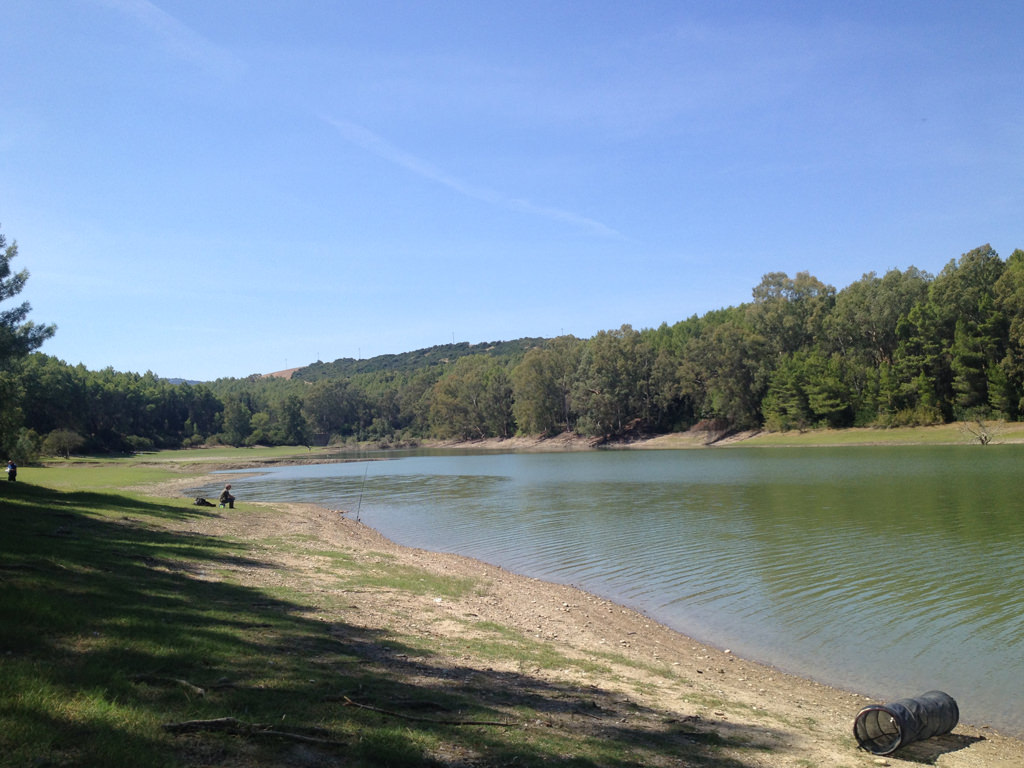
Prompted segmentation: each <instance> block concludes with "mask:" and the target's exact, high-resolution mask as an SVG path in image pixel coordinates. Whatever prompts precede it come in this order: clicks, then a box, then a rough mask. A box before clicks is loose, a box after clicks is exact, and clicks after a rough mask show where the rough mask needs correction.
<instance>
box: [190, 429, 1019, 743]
mask: <svg viewBox="0 0 1024 768" xmlns="http://www.w3.org/2000/svg"><path fill="white" fill-rule="evenodd" d="M383 455H386V454H382V456H383ZM392 455H393V454H392ZM1022 469H1024V446H999V445H990V446H985V447H981V446H941V447H880V448H875V447H846V448H834V449H833V448H809V449H803V448H743V447H735V448H734V447H730V448H723V449H705V450H682V451H599V452H583V453H555V454H484V455H481V454H471V455H455V454H447V455H406V456H402V457H400V458H392V459H391V460H386V461H372V462H356V463H342V464H324V465H313V466H299V467H281V468H275V469H272V470H270V471H269V472H267V473H266V474H263V475H260V476H258V477H253V478H247V479H241V478H240V479H238V480H237V481H233V484H234V487H235V489H236V491H237V495H238V497H239V498H240V499H254V500H255V499H259V500H268V501H274V500H290V501H298V500H302V501H311V502H317V503H321V504H324V505H325V506H328V507H331V508H336V509H337V508H344V509H348V510H352V511H353V513H354V512H355V511H356V510H357V509H358V512H359V516H360V518H361V520H362V522H364V523H366V524H367V525H370V526H372V527H374V528H376V529H378V530H380V531H381V532H382V533H384V534H385V535H386V536H388V537H389V538H391V539H393V540H395V541H397V542H399V543H401V544H407V545H412V546H417V547H422V548H426V549H431V550H436V551H447V552H457V553H461V554H465V555H469V556H472V557H476V558H479V559H481V560H485V561H487V562H491V563H494V564H497V565H501V566H503V567H505V568H508V569H510V570H513V571H516V572H518V573H523V574H527V575H530V576H535V577H538V578H542V579H547V580H550V581H556V582H561V583H566V584H573V585H576V586H578V587H581V588H583V589H585V590H587V591H589V592H592V593H595V594H599V595H602V596H604V597H608V598H611V599H613V600H615V601H617V602H620V603H623V604H626V605H629V606H631V607H634V608H637V609H638V610H641V611H643V612H644V613H646V614H647V615H649V616H651V617H652V618H655V619H657V620H658V621H660V622H662V623H664V624H667V625H668V626H670V627H673V628H675V629H677V630H679V631H681V632H684V633H686V634H688V635H690V636H692V637H695V638H697V639H699V640H703V641H706V642H709V643H711V644H714V645H717V646H719V647H723V648H730V649H732V650H733V651H734V652H736V653H739V654H741V655H743V656H746V657H748V658H752V659H757V660H759V661H763V662H767V663H769V664H773V665H775V666H777V667H779V668H781V669H784V670H786V671H789V672H795V673H797V674H801V675H804V676H808V677H812V678H814V679H817V680H819V681H821V682H826V683H830V684H834V685H838V686H841V687H846V688H850V689H852V690H856V691H859V692H862V693H865V694H867V695H870V696H873V697H876V698H878V699H880V700H892V699H896V698H904V697H907V696H913V695H916V694H919V693H922V692H924V691H927V690H931V689H940V690H944V691H946V692H947V693H949V694H950V695H952V696H953V697H954V698H955V699H957V701H958V703H959V705H960V709H961V717H962V719H963V720H964V721H966V722H971V723H975V724H979V725H980V724H990V725H992V726H993V727H996V728H997V729H999V730H1002V731H1004V732H1006V733H1009V734H1014V735H1017V736H1022V735H1024V714H1022V713H1021V711H1020V707H1019V699H1020V695H1021V692H1022V691H1024V608H1022V606H1021V596H1022V595H1024V567H1022V566H1024V490H1022V482H1021V477H1020V476H1021V471H1022ZM213 493H214V491H213V489H210V490H209V491H208V494H210V495H212V494H213ZM854 714H856V713H851V722H852V717H853V715H854Z"/></svg>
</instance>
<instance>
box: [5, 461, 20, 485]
mask: <svg viewBox="0 0 1024 768" xmlns="http://www.w3.org/2000/svg"><path fill="white" fill-rule="evenodd" d="M17 479H18V465H17V464H15V463H14V462H13V461H8V462H7V481H8V482H11V483H13V482H14V481H15V480H17Z"/></svg>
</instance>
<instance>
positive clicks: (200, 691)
mask: <svg viewBox="0 0 1024 768" xmlns="http://www.w3.org/2000/svg"><path fill="white" fill-rule="evenodd" d="M131 679H132V680H137V681H138V682H140V683H149V684H150V685H178V686H181V687H182V688H184V689H185V690H186V691H188V692H189V693H191V694H193V695H195V696H198V697H200V698H202V697H203V696H205V695H206V689H204V688H200V687H199V686H198V685H194V684H193V683H190V682H189V681H188V680H180V679H178V678H176V677H162V676H161V675H147V674H145V673H142V674H138V675H132V676H131Z"/></svg>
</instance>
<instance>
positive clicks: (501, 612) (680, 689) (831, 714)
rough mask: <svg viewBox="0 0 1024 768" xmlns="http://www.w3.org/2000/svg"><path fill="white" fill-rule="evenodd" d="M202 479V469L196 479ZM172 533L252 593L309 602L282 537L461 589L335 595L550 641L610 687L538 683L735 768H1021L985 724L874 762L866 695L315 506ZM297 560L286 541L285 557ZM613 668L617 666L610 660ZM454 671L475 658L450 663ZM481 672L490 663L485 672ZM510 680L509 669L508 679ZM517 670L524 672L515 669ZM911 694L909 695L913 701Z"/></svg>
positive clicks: (313, 566)
mask: <svg viewBox="0 0 1024 768" xmlns="http://www.w3.org/2000/svg"><path fill="white" fill-rule="evenodd" d="M210 469H212V468H211V467H204V471H208V470H210ZM222 479H223V478H222V476H215V475H206V476H191V477H188V478H180V479H178V480H175V481H172V482H169V483H162V484H160V485H159V486H157V487H148V488H146V489H145V490H146V492H147V493H149V494H154V495H160V496H166V497H177V498H180V497H182V496H187V495H188V494H187V490H188V489H190V488H195V487H198V486H200V485H204V484H208V483H211V482H214V483H215V482H219V481H220V480H222ZM217 512H218V514H217V515H215V516H211V517H209V518H203V519H200V520H197V519H190V520H188V521H181V522H180V523H176V524H175V525H178V526H180V527H181V530H187V531H190V532H198V533H203V534H209V535H231V536H232V537H238V536H241V537H242V538H244V539H245V540H246V541H249V542H251V543H252V545H253V546H254V547H255V548H256V550H257V551H258V552H259V554H260V556H261V557H263V558H265V559H267V560H269V561H272V562H273V565H274V567H273V568H272V569H253V570H251V571H250V572H245V573H239V574H238V576H239V577H240V578H241V579H243V581H244V583H246V584H250V585H252V586H256V587H260V586H269V585H273V586H281V585H282V584H287V585H288V586H290V587H292V588H299V589H301V590H302V591H303V592H306V593H307V594H309V595H311V597H312V598H313V599H315V595H316V594H317V592H322V591H323V589H324V586H323V585H322V584H319V583H318V579H317V576H316V574H317V572H318V570H319V568H318V565H319V562H318V558H317V556H316V555H315V554H312V553H310V554H309V555H308V556H296V555H295V554H294V551H291V552H286V551H284V550H283V549H275V547H274V545H273V544H272V543H271V542H273V541H275V540H279V539H280V537H282V536H284V537H294V538H295V539H296V540H309V541H310V542H311V545H310V547H311V549H313V548H316V549H323V548H324V547H325V546H327V547H331V548H334V549H336V550H339V551H344V552H345V553H346V555H347V556H350V557H353V558H357V559H360V560H363V561H372V560H373V559H374V558H380V557H381V556H382V555H383V556H386V557H387V558H388V559H389V561H393V562H395V563H398V564H401V565H403V566H409V567H414V568H418V569H422V570H424V571H427V572H430V573H435V574H443V575H446V576H455V577H461V578H470V579H473V580H475V581H478V582H479V583H480V584H481V585H485V586H484V588H482V589H480V590H477V591H476V592H474V594H472V595H470V596H467V597H464V598H459V599H449V598H445V599H444V600H441V599H433V598H429V597H424V596H422V595H415V594H405V593H401V592H391V593H388V595H387V599H386V600H381V599H380V595H375V594H372V593H358V594H350V595H346V601H347V602H349V601H350V605H349V608H350V609H351V610H350V611H347V612H346V618H345V620H346V621H348V622H351V621H352V615H353V611H354V615H356V616H358V618H359V621H360V622H361V623H362V624H363V625H364V626H366V627H367V628H373V629H388V628H391V627H396V626H400V627H401V628H402V631H404V632H422V633H424V634H426V635H433V634H436V633H453V632H460V633H468V634H470V635H471V634H472V633H473V632H474V630H473V626H474V625H477V624H479V625H481V626H482V625H483V624H490V623H493V624H500V625H502V626H505V627H508V628H511V629H514V630H516V631H518V632H520V633H522V634H523V635H524V636H526V637H529V638H530V639H531V640H532V641H534V642H538V643H549V644H552V645H553V646H555V647H557V649H558V651H559V652H560V653H562V654H567V655H570V656H572V655H576V656H579V657H580V658H601V659H602V660H604V663H606V664H610V665H611V667H612V668H613V670H614V674H613V675H608V674H598V673H592V674H587V673H582V672H580V670H579V669H577V668H575V667H573V668H571V669H540V668H538V669H532V670H529V672H530V674H531V675H532V676H533V677H535V678H540V679H550V680H551V681H555V680H557V681H559V682H560V683H562V684H565V683H567V682H568V683H571V684H572V685H575V686H579V687H581V688H593V689H595V690H598V689H600V690H604V691H607V692H609V693H612V694H614V695H617V696H621V697H628V698H629V700H630V701H631V702H632V703H633V704H635V705H636V706H642V707H644V708H645V710H650V711H656V712H660V713H663V716H665V717H678V718H680V719H682V720H686V721H687V722H690V723H693V724H696V725H698V726H699V727H700V728H701V729H706V730H708V731H712V732H715V733H727V734H729V738H730V739H740V740H742V741H745V742H746V743H749V744H751V745H754V746H755V747H757V749H756V750H755V754H756V759H754V760H753V761H752V760H751V754H750V753H749V752H747V751H744V753H743V755H742V760H743V763H742V764H743V765H751V766H754V765H756V766H766V767H767V766H773V767H774V766H810V765H820V766H855V765H882V764H888V765H910V764H920V763H922V762H923V763H926V764H931V765H940V766H952V767H954V768H956V767H962V768H981V767H982V766H984V767H986V768H987V767H988V766H995V767H996V768H1003V767H1004V766H1005V767H1006V768H1009V766H1020V765H1024V742H1022V741H1019V740H1017V739H1013V738H1010V737H1006V736H1003V735H1000V734H998V733H996V732H994V731H993V730H991V729H989V728H986V727H984V726H983V725H981V726H978V725H967V724H960V725H959V726H957V728H956V729H955V730H954V731H953V733H951V734H948V735H945V736H941V737H937V738H934V739H930V740H928V741H925V742H920V743H917V744H913V745H911V746H909V747H906V748H904V749H902V750H900V751H899V752H897V753H896V754H895V755H891V756H887V757H885V758H879V757H876V756H874V755H872V754H870V753H868V752H865V751H863V750H859V749H858V748H857V744H856V741H855V740H854V738H853V735H852V726H853V720H854V718H855V716H856V714H857V712H858V711H859V710H860V709H861V708H862V707H863V706H865V705H866V704H868V703H871V701H870V700H868V699H866V698H865V697H864V696H861V695H858V694H856V693H853V692H850V691H843V690H840V689H837V688H833V687H831V686H828V685H823V684H820V683H817V682H815V681H812V680H807V679H803V678H800V677H798V676H794V675H790V674H786V673H783V672H780V671H779V670H777V669H774V668H772V667H770V666H765V665H762V664H758V663H755V662H750V661H747V660H745V659H741V658H738V657H736V656H735V655H734V654H732V653H730V652H729V651H727V650H721V649H716V648H713V647H711V646H708V645H704V644H702V643H699V642H697V641H695V640H693V639H691V638H689V637H686V636H685V635H683V634H680V633H679V632H676V631H674V630H672V629H669V628H667V627H665V626H662V625H660V624H658V623H657V622H655V621H653V620H651V619H649V618H648V617H646V616H644V615H643V614H640V613H638V612H636V611H633V610H631V609H629V608H625V607H623V606H620V605H617V604H615V603H613V602H611V601H609V600H606V599H604V598H600V597H597V596H594V595H590V594H588V593H586V592H584V591H582V590H579V589H577V588H575V587H570V586H564V585H559V584H553V583H549V582H544V581H540V580H538V579H533V578H530V577H526V576H521V575H518V574H514V573H511V572H509V571H506V570H504V569H502V568H499V567H496V566H492V565H489V564H487V563H483V562H481V561H477V560H474V559H471V558H467V557H462V556H456V555H449V554H443V553H435V552H428V551H425V550H420V549H415V548H409V547H402V546H399V545H397V544H395V543H394V542H392V541H390V540H388V539H386V538H385V537H384V536H382V535H381V534H379V533H378V532H377V531H375V530H373V529H370V528H368V527H366V526H364V525H362V524H360V523H357V522H356V521H354V520H352V519H350V518H349V517H347V516H346V515H345V514H341V513H339V511H337V510H328V509H324V508H322V507H319V506H317V505H313V504H249V503H240V504H239V505H238V509H236V510H235V511H234V512H233V513H232V512H229V511H228V510H217ZM292 550H294V543H293V546H292ZM617 659H618V661H616V660H617ZM452 663H453V665H454V664H456V663H457V665H458V666H459V667H460V668H463V667H467V666H472V664H473V660H472V659H466V658H459V659H458V660H453V662H452ZM487 664H488V665H490V666H488V667H487V668H488V669H491V666H493V661H491V662H487ZM508 671H509V672H511V671H513V670H508ZM519 671H520V672H521V671H522V670H519ZM918 693H921V691H908V692H907V693H906V695H915V694H918Z"/></svg>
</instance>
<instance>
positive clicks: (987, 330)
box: [0, 245, 1024, 460]
mask: <svg viewBox="0 0 1024 768" xmlns="http://www.w3.org/2000/svg"><path fill="white" fill-rule="evenodd" d="M2 264H3V266H5V267H7V269H8V273H9V266H8V265H7V260H4V261H3V262H2ZM3 278H6V279H7V281H8V283H9V282H10V279H11V278H9V276H8V275H5V274H0V287H2V286H3V285H4V281H3ZM19 289H20V288H19ZM14 293H17V291H14ZM9 295H13V293H11V292H10V291H9V290H8V291H5V292H4V293H3V294H0V299H3V298H7V297H8V296H9ZM12 311H13V310H12ZM7 314H8V313H4V316H6V315H7ZM0 319H2V317H0ZM23 320H24V315H21V316H20V317H19V318H15V321H14V322H13V323H11V322H6V323H5V327H8V328H14V329H21V330H24V328H25V326H31V323H24V322H22V321H23ZM32 328H34V329H35V330H34V332H35V334H36V336H35V337H33V339H32V343H30V344H23V345H22V347H21V348H20V349H19V350H14V351H12V352H10V353H7V352H6V350H5V351H4V352H5V353H4V355H3V356H2V358H0V361H2V367H0V392H2V394H3V397H4V408H3V421H2V423H0V437H2V439H3V444H4V446H5V448H6V450H7V451H8V452H10V453H12V454H13V455H16V456H20V457H22V460H25V459H27V458H31V457H32V456H34V455H38V454H39V453H40V452H43V453H46V454H69V453H71V452H76V451H81V452H95V451H132V450H144V449H150V448H161V447H179V446H195V445H201V444H210V443H225V444H231V445H255V444H289V445H310V444H326V443H329V442H334V443H343V442H351V441H374V442H377V443H380V444H408V443H410V442H415V441H417V440H421V439H426V438H444V439H459V438H461V439H475V438H486V437H499V438H501V437H511V436H513V435H516V434H529V435H555V434H559V433H563V432H573V433H577V434H580V435H586V436H592V437H594V438H595V439H597V440H604V439H622V438H626V439H628V438H630V437H632V436H639V435H649V434H658V433H666V432H672V431H680V430H686V429H688V428H690V427H692V426H694V425H696V424H699V423H703V424H710V425H713V426H714V428H716V429H719V430H722V431H728V430H742V429H754V428H761V429H768V430H790V429H801V430H803V429H814V428H817V427H850V426H877V427H889V426H900V425H926V424H936V423H943V422H950V421H955V420H958V419H977V418H986V419H987V418H993V419H995V418H998V419H1008V420H1019V419H1021V418H1022V416H1024V251H1021V250H1016V251H1014V253H1013V254H1011V255H1010V257H1009V258H1008V259H1006V260H1003V259H1002V258H1001V257H1000V256H999V255H998V254H997V253H996V252H995V251H994V250H993V249H992V248H991V247H990V246H988V245H985V246H982V247H980V248H977V249H975V250H972V251H970V252H969V253H965V254H963V255H962V256H961V257H960V258H959V259H954V260H952V261H950V262H949V263H948V264H947V265H946V266H945V267H944V268H943V269H942V271H941V272H940V273H939V274H938V275H930V274H928V273H926V272H923V271H921V270H919V269H916V268H914V267H910V268H908V269H906V270H902V271H901V270H899V269H892V270H890V271H888V272H886V273H885V274H884V275H882V276H878V275H877V274H875V273H870V274H867V275H864V276H863V277H862V278H861V279H860V280H858V281H857V282H855V283H853V284H851V285H849V286H847V287H845V288H843V289H842V290H839V291H837V290H836V289H835V288H834V287H833V286H831V285H827V284H825V283H823V282H821V281H820V280H818V279H817V278H815V277H814V276H812V275H811V274H809V273H807V272H800V273H798V274H797V275H796V276H795V277H789V276H788V275H786V274H784V273H781V272H773V273H769V274H767V275H765V276H764V278H763V279H762V281H761V283H760V284H759V285H757V286H756V287H754V289H753V292H752V298H751V300H750V301H749V302H747V303H744V304H741V305H739V306H735V307H728V308H724V309H720V310H716V311H713V312H709V313H707V314H705V315H702V316H699V317H698V316H696V315H694V316H692V317H690V318H688V319H685V320H682V321H679V322H676V323H675V324H673V325H669V324H667V323H665V324H662V325H661V327H659V328H653V329H643V330H635V329H633V328H631V327H630V326H628V325H624V326H622V327H620V328H618V329H614V330H607V331H601V332H599V333H598V334H596V335H595V336H593V337H592V338H589V339H578V338H575V337H572V336H563V337H559V338H554V339H519V340H516V341H508V342H494V343H490V344H477V345H470V344H466V343H463V344H451V345H441V346H437V347H433V348H430V349H425V350H418V351H415V352H408V353H405V354H401V355H386V356H381V357H376V358H372V359H369V360H351V359H345V360H338V361H335V362H333V363H316V364H314V365H310V366H308V367H306V368H302V369H299V370H298V371H296V372H295V374H294V375H293V376H292V377H291V378H290V379H285V378H275V377H264V376H259V375H253V376H250V377H248V378H245V379H218V380H217V381H213V382H205V383H187V382H177V383H175V382H171V381H168V380H166V379H161V378H159V377H157V376H155V375H153V374H152V373H146V374H137V373H123V372H117V371H114V370H112V369H106V370H102V371H90V370H86V369H85V368H84V367H82V366H70V365H68V364H66V363H64V362H63V361H61V360H58V359H55V358H53V357H49V356H47V355H45V354H42V353H40V352H38V351H31V349H34V348H36V347H38V346H39V344H41V343H42V340H43V339H42V338H40V334H41V335H42V336H43V337H45V336H46V333H47V332H49V333H52V329H47V328H45V327H42V328H40V327H32ZM32 328H30V330H32Z"/></svg>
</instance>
